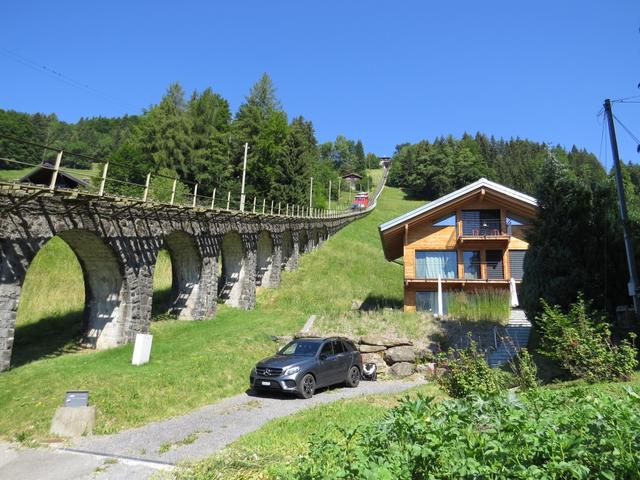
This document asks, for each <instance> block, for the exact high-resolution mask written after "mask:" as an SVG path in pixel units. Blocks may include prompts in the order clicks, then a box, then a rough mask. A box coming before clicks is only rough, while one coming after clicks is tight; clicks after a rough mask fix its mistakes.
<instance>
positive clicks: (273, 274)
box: [263, 233, 282, 288]
mask: <svg viewBox="0 0 640 480" xmlns="http://www.w3.org/2000/svg"><path fill="white" fill-rule="evenodd" d="M271 240H272V241H273V251H272V253H271V271H270V274H269V285H265V286H268V287H269V288H278V287H279V286H280V280H281V278H282V275H281V273H282V234H281V233H272V234H271ZM263 284H264V281H263Z"/></svg>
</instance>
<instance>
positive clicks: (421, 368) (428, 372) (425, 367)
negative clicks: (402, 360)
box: [416, 363, 436, 378]
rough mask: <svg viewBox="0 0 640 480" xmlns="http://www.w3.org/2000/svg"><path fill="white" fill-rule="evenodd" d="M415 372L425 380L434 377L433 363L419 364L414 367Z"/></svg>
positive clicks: (434, 365)
mask: <svg viewBox="0 0 640 480" xmlns="http://www.w3.org/2000/svg"><path fill="white" fill-rule="evenodd" d="M416 372H418V373H421V374H422V375H424V376H425V377H427V378H433V377H435V375H436V364H435V363H421V364H419V365H417V366H416Z"/></svg>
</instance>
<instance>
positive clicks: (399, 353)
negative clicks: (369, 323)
mask: <svg viewBox="0 0 640 480" xmlns="http://www.w3.org/2000/svg"><path fill="white" fill-rule="evenodd" d="M356 343H357V345H358V349H359V350H360V352H362V361H363V362H364V363H375V364H376V366H377V367H378V373H381V374H383V375H384V374H387V375H389V374H390V375H393V376H396V377H406V376H408V375H411V374H413V373H415V372H416V371H419V373H424V374H427V375H429V374H430V373H432V372H433V369H434V367H433V363H432V362H433V360H434V359H435V355H436V354H437V353H438V352H439V347H438V345H437V344H435V343H431V344H429V345H427V346H424V347H420V346H415V345H414V343H413V342H412V341H411V340H409V339H406V338H392V337H385V336H382V335H365V336H363V337H360V339H359V340H357V341H356Z"/></svg>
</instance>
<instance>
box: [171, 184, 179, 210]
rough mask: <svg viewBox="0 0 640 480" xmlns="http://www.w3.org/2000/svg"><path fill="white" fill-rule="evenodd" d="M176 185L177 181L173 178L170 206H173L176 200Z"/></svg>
mask: <svg viewBox="0 0 640 480" xmlns="http://www.w3.org/2000/svg"><path fill="white" fill-rule="evenodd" d="M177 184H178V179H177V178H174V179H173V186H172V187H171V202H170V203H171V205H173V202H174V201H175V199H176V185H177Z"/></svg>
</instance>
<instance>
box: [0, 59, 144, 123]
mask: <svg viewBox="0 0 640 480" xmlns="http://www.w3.org/2000/svg"><path fill="white" fill-rule="evenodd" d="M0 54H1V55H4V56H5V57H7V58H10V59H12V60H13V61H15V62H18V63H20V64H22V65H24V66H26V67H29V68H31V69H32V70H35V71H37V72H40V73H44V74H47V75H49V76H50V77H53V78H55V79H56V80H58V81H60V82H62V83H64V84H66V85H69V86H71V87H75V88H77V89H80V90H84V91H85V92H88V93H92V94H94V95H97V96H99V97H101V98H102V99H103V100H108V101H112V102H117V103H119V104H121V105H123V106H127V107H130V108H134V109H136V110H138V109H139V107H138V106H134V105H133V104H132V103H129V102H126V101H124V100H122V99H120V98H117V97H114V96H113V95H110V94H107V93H105V92H103V91H101V90H98V89H96V88H93V87H91V86H89V85H88V84H86V83H84V82H81V81H79V80H75V79H73V78H71V77H69V76H68V75H65V74H63V73H62V72H60V71H59V70H57V69H53V68H50V67H47V66H46V65H43V64H42V63H40V62H37V61H35V60H32V59H30V58H28V57H25V56H24V55H21V54H19V53H16V52H14V51H11V50H9V49H7V48H4V47H0Z"/></svg>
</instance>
